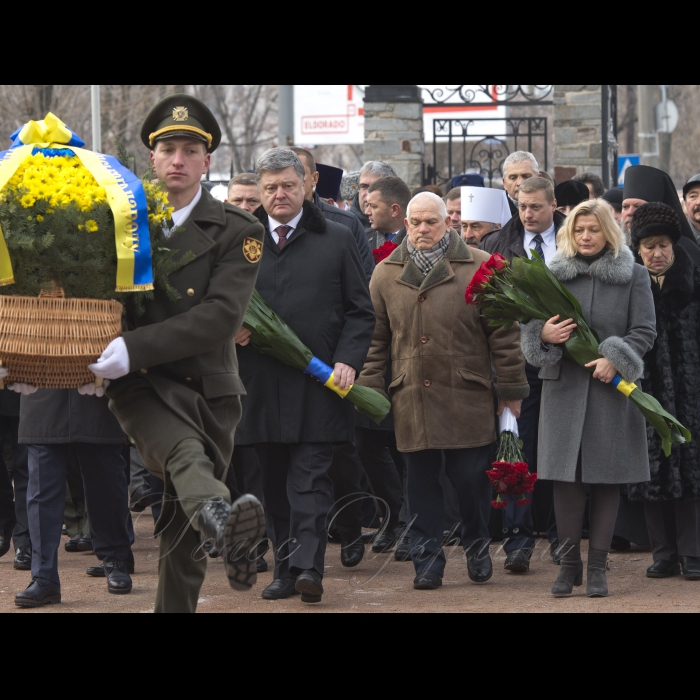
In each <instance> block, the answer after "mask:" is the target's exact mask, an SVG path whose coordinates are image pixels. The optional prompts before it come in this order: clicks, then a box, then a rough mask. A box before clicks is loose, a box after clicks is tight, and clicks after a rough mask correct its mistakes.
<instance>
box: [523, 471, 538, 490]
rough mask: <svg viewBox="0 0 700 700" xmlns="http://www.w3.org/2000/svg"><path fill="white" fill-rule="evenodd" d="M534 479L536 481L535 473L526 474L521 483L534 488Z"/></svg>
mask: <svg viewBox="0 0 700 700" xmlns="http://www.w3.org/2000/svg"><path fill="white" fill-rule="evenodd" d="M536 481H537V473H535V474H526V475H525V478H524V479H523V484H525V485H526V486H532V487H533V488H534V486H535V482H536Z"/></svg>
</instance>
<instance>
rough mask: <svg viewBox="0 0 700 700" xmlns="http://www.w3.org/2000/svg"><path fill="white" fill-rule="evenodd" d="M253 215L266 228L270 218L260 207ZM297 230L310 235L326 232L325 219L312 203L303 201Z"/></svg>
mask: <svg viewBox="0 0 700 700" xmlns="http://www.w3.org/2000/svg"><path fill="white" fill-rule="evenodd" d="M253 215H254V216H255V217H257V219H258V220H259V221H260V223H261V224H262V225H263V226H264V227H265V228H268V223H269V220H270V217H269V216H268V215H267V212H266V211H265V209H263V207H262V205H260V206H259V207H258V208H257V209H256V210H255V212H254V213H253ZM299 229H303V230H304V231H311V232H312V233H325V232H326V217H325V216H323V212H322V211H321V210H320V209H319V208H318V207H317V206H316V205H315V204H313V203H312V202H307V201H306V200H304V204H303V214H302V215H301V220H300V221H299Z"/></svg>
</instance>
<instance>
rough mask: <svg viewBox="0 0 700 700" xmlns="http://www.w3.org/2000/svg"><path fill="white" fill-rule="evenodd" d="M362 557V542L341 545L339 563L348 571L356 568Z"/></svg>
mask: <svg viewBox="0 0 700 700" xmlns="http://www.w3.org/2000/svg"><path fill="white" fill-rule="evenodd" d="M364 556H365V546H364V545H363V544H362V541H358V542H353V543H352V544H344V545H341V548H340V563H341V564H342V565H343V566H345V567H347V568H348V569H349V568H352V567H353V566H357V565H358V564H359V563H360V562H361V561H362V558H363V557H364Z"/></svg>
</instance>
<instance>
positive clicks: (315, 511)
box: [0, 95, 700, 612]
mask: <svg viewBox="0 0 700 700" xmlns="http://www.w3.org/2000/svg"><path fill="white" fill-rule="evenodd" d="M183 110H184V111H183ZM183 115H184V117H183ZM141 136H142V140H143V142H144V145H145V146H146V147H147V148H149V149H150V150H151V161H152V164H153V167H154V170H155V173H156V176H157V178H158V179H159V180H160V182H162V183H163V186H164V187H165V189H166V190H167V192H168V195H169V200H170V203H171V205H172V207H173V208H174V213H173V214H172V222H170V225H169V226H168V227H167V230H165V233H166V236H168V239H169V243H172V246H173V247H174V248H177V249H178V250H179V251H181V252H182V254H186V253H191V260H190V261H189V262H187V264H185V265H184V266H182V268H181V269H179V270H178V271H177V272H175V273H173V275H172V276H171V284H172V285H173V287H175V289H176V290H177V294H175V295H172V294H170V295H169V294H167V293H165V292H164V291H161V290H156V292H155V294H154V297H153V299H152V300H151V301H149V302H148V303H147V304H146V311H145V313H143V314H141V315H138V314H136V313H135V312H134V311H133V310H130V309H128V308H127V315H126V325H125V328H126V330H125V331H124V333H123V335H122V337H120V338H118V339H116V340H115V341H113V342H112V343H111V344H110V345H109V347H108V348H107V349H106V350H105V352H104V353H103V355H102V356H101V357H100V358H99V360H98V361H97V362H96V363H95V364H93V365H91V366H90V367H91V370H92V371H93V372H94V374H95V375H96V376H97V377H101V378H103V379H104V384H100V383H99V382H97V383H96V384H92V385H87V386H85V387H80V388H79V389H75V390H49V389H42V390H38V391H37V390H36V388H35V387H30V386H27V385H9V387H8V388H7V389H6V390H4V391H1V392H0V438H1V439H2V440H5V441H6V442H7V443H8V445H11V448H12V468H11V474H10V472H9V471H8V469H7V468H2V469H0V556H2V555H4V554H6V553H7V552H8V551H9V550H10V548H11V547H12V548H13V551H14V567H15V568H17V569H20V570H28V571H31V577H32V578H31V582H30V584H29V586H28V587H27V589H26V590H24V591H20V592H18V593H17V596H16V599H15V602H16V604H17V605H19V606H21V607H39V606H43V605H46V604H50V603H59V602H60V600H61V587H60V577H59V566H58V558H57V552H58V548H59V546H60V543H61V536H62V532H63V535H64V536H68V537H69V539H68V540H66V542H65V548H66V550H68V551H89V550H94V552H95V555H96V557H97V559H98V560H99V561H98V564H97V565H95V566H91V567H90V568H88V570H87V572H86V574H87V575H89V576H99V577H105V579H106V583H107V591H108V592H109V593H114V594H125V593H129V592H130V591H131V588H132V579H131V575H132V574H133V573H134V571H135V569H136V567H137V564H138V562H135V561H134V557H133V554H132V551H131V547H132V545H133V542H134V531H133V526H132V520H131V516H130V513H129V510H131V511H132V512H141V511H143V510H144V509H146V508H149V507H150V508H151V510H152V512H153V519H154V531H155V534H156V535H157V536H158V539H159V547H160V552H159V562H158V574H159V583H158V591H157V597H156V602H155V609H156V611H157V612H194V611H195V610H196V606H197V599H198V595H199V590H200V588H201V585H202V581H203V579H204V575H205V570H206V562H207V559H208V558H218V557H221V558H222V559H223V561H224V564H225V571H226V574H227V577H228V580H229V583H230V585H231V587H232V588H234V589H237V590H248V589H250V588H251V587H252V586H253V585H255V583H256V578H257V573H259V572H261V571H266V570H267V569H268V567H269V566H270V565H271V566H273V567H274V575H273V581H272V583H271V584H270V585H268V586H267V587H266V588H264V589H263V590H262V591H261V595H262V597H263V598H265V599H270V600H277V599H283V598H289V597H291V596H294V595H297V594H300V596H301V601H302V602H304V603H318V602H320V601H321V600H322V597H323V593H324V590H323V574H324V566H325V565H324V561H325V553H326V546H327V542H328V541H329V540H334V541H337V542H339V543H340V551H341V563H342V565H343V566H345V567H348V568H352V567H355V566H357V565H358V564H360V562H361V561H362V559H363V557H364V556H365V551H366V547H367V546H369V547H371V549H372V551H374V552H377V553H386V554H387V556H393V557H394V559H395V560H397V561H399V562H406V566H407V567H408V566H409V564H408V562H411V563H412V564H413V569H414V572H413V587H414V588H415V589H418V590H435V589H437V588H439V587H440V586H441V585H442V578H443V574H444V569H445V564H446V556H445V553H444V547H446V546H459V547H461V548H463V550H464V553H465V559H466V578H468V579H469V580H471V581H472V582H474V583H477V584H483V583H486V582H487V581H488V580H489V579H490V578H491V576H492V573H493V560H492V554H491V550H490V545H491V543H492V542H493V540H494V539H498V540H500V541H501V546H502V547H503V550H504V551H505V554H506V558H505V563H504V566H505V569H506V570H507V571H509V572H510V573H511V574H513V575H514V576H518V575H520V576H522V575H525V574H527V572H528V571H529V570H530V566H531V564H533V562H534V557H533V553H534V551H535V548H536V546H537V539H538V538H541V541H543V542H545V543H546V546H547V548H548V551H549V553H550V556H549V558H547V559H546V560H545V559H544V558H542V557H539V558H538V561H539V562H541V564H540V565H542V566H552V565H558V566H559V568H558V569H556V568H554V566H553V568H552V572H553V574H552V577H553V578H555V579H556V580H554V582H553V585H552V589H551V590H552V594H553V595H554V596H557V597H562V596H568V595H570V594H571V593H572V591H573V588H574V587H575V586H581V585H582V584H583V580H584V569H585V573H586V576H585V578H586V593H587V595H588V596H590V597H599V596H606V595H608V582H607V559H608V553H609V551H610V549H611V547H616V548H618V549H624V548H629V546H630V542H633V543H635V544H638V545H649V546H650V548H651V553H652V561H651V563H650V566H649V568H648V570H647V576H650V577H655V578H665V577H670V576H674V575H682V576H683V577H684V578H685V579H688V580H700V464H699V462H698V449H697V447H696V444H697V443H696V441H695V440H692V441H690V442H688V443H686V444H682V445H676V446H674V448H673V450H672V451H671V454H670V455H669V456H665V454H664V453H663V451H662V448H661V442H660V438H659V437H658V435H657V434H656V433H655V431H654V430H653V429H651V428H650V427H649V426H647V425H646V424H645V421H644V418H643V416H642V415H641V414H640V413H639V412H638V411H637V410H636V409H635V408H634V407H633V406H631V405H630V402H628V401H627V399H626V397H625V396H624V395H623V394H622V393H620V392H617V391H613V390H612V389H611V387H609V386H606V385H608V384H610V382H611V381H612V380H613V378H614V377H615V376H616V375H620V376H621V377H622V378H623V379H624V380H625V381H626V382H634V383H636V384H637V385H641V386H642V387H643V389H644V391H646V392H647V393H649V394H651V395H652V396H654V397H655V398H656V399H657V400H658V401H659V402H660V403H661V405H662V406H663V408H664V409H666V410H667V411H668V412H670V413H672V414H673V415H674V416H676V417H677V418H678V419H679V420H680V421H681V422H682V423H683V424H684V425H685V426H686V427H687V428H688V429H689V430H690V432H691V433H692V434H693V435H696V434H700V410H699V408H700V402H699V398H700V370H699V369H698V357H700V329H699V328H698V326H699V324H700V270H699V268H700V247H699V246H700V175H695V176H693V177H691V178H690V179H689V180H688V182H687V183H686V185H685V186H684V188H683V190H682V192H681V193H680V198H679V194H678V193H677V191H676V189H675V187H674V185H673V182H672V181H671V179H670V177H669V176H668V175H667V174H666V173H664V172H662V171H660V170H658V169H655V168H651V167H648V166H634V167H631V168H629V169H628V170H627V171H626V177H625V184H624V187H615V188H612V189H609V190H607V191H606V188H605V187H604V185H603V182H602V180H601V179H600V178H599V177H598V176H597V175H595V174H592V173H583V174H581V175H579V176H577V177H575V178H574V179H573V180H570V181H567V182H563V183H559V184H555V183H554V182H553V180H552V178H551V176H550V175H548V173H546V172H542V171H540V169H539V165H538V163H537V160H536V158H535V156H534V155H533V154H532V153H528V152H524V151H517V152H515V153H512V154H510V155H509V156H508V157H507V158H506V159H505V160H504V162H503V164H502V166H501V169H502V174H503V189H502V190H501V189H498V188H489V187H484V182H483V178H481V177H480V176H478V175H474V174H470V175H469V176H468V177H469V179H468V180H466V178H467V175H466V174H465V175H463V176H457V177H456V178H454V179H453V180H452V182H451V183H450V184H452V185H454V186H453V187H450V188H449V190H448V191H447V192H445V193H444V192H443V191H442V190H441V189H440V188H439V187H437V186H434V185H431V186H426V187H420V188H417V189H416V190H414V191H411V190H410V188H409V187H408V185H407V184H406V183H405V182H404V181H403V180H402V179H401V178H399V177H398V176H397V175H396V173H395V172H394V170H393V168H392V167H391V166H390V165H388V164H387V163H383V162H379V161H370V162H367V163H365V164H364V166H363V167H362V169H361V170H360V171H359V172H354V173H343V172H342V171H341V170H339V169H337V168H332V167H329V166H326V165H323V164H320V163H317V162H316V161H315V159H314V156H313V155H312V153H311V152H310V151H309V150H306V149H303V148H297V147H290V148H273V149H270V150H268V151H266V152H265V153H263V154H262V156H261V157H260V158H259V159H258V160H257V162H256V166H255V171H254V172H251V173H241V174H239V175H236V176H235V177H234V178H232V180H231V181H230V183H229V185H228V193H227V198H226V199H227V203H222V202H220V201H217V199H215V198H214V197H212V195H211V194H210V193H209V189H208V188H207V187H205V186H203V185H202V182H201V179H202V176H203V175H204V174H205V173H206V172H207V170H208V167H209V161H210V154H211V152H213V151H214V150H215V149H216V147H217V146H218V143H219V141H220V138H221V132H220V129H219V126H218V124H217V123H216V119H215V117H214V116H213V114H212V113H211V112H210V110H209V109H208V108H207V107H206V105H204V104H203V103H201V102H199V101H198V100H196V99H195V98H193V97H191V96H187V95H173V96H170V97H168V98H166V99H164V100H163V101H162V102H161V103H159V105H157V106H156V107H155V108H154V109H153V111H152V112H151V114H150V115H149V116H148V117H147V119H146V121H145V122H144V125H143V129H142V134H141ZM465 181H468V182H469V184H467V185H463V183H464V182H465ZM493 253H499V254H500V255H502V256H503V257H505V258H506V259H508V260H513V259H514V258H515V257H517V256H521V257H528V258H532V257H534V256H535V255H537V256H538V257H539V258H541V259H542V260H543V261H544V263H545V264H546V265H547V266H548V267H549V269H550V270H551V272H552V273H553V274H554V275H555V276H556V278H557V279H558V280H559V281H560V282H561V283H562V284H563V285H564V286H565V287H566V288H567V289H568V290H569V291H570V292H571V294H573V295H574V296H575V297H576V299H577V300H578V302H579V304H580V305H581V309H582V313H583V316H584V318H585V319H586V321H587V323H588V325H589V326H590V327H592V328H593V329H594V330H595V331H596V332H597V334H598V337H599V339H600V345H599V349H598V350H599V354H600V357H599V358H598V359H596V360H594V361H592V362H590V363H589V364H588V365H587V366H586V368H582V367H580V366H578V365H577V364H575V363H574V362H572V361H570V360H569V359H568V358H567V356H566V355H565V353H564V352H563V350H562V347H563V343H565V342H567V341H568V340H569V338H570V337H571V336H572V334H575V333H576V327H575V324H574V323H573V321H572V320H571V319H565V318H559V317H556V316H555V317H553V318H551V319H549V320H548V321H531V322H529V323H527V324H525V325H523V326H522V327H518V326H517V325H515V326H510V327H507V326H494V325H493V324H489V323H488V319H486V318H484V317H483V316H482V315H481V314H480V311H479V309H478V308H477V307H476V306H473V305H468V304H466V303H465V299H464V294H465V289H466V287H467V286H468V284H469V282H470V281H471V280H472V278H473V277H474V274H475V273H476V271H477V269H478V268H479V266H480V265H481V264H482V263H483V262H485V261H487V260H488V259H489V258H490V256H491V255H492V254H493ZM253 289H256V290H257V292H258V293H259V294H260V295H261V296H262V298H263V299H264V300H265V301H266V302H267V304H268V305H269V306H270V307H271V308H272V309H273V310H274V311H275V312H276V313H277V314H278V315H279V316H280V317H281V318H282V319H283V320H284V321H285V322H286V323H287V324H288V325H289V326H290V327H291V328H292V329H293V331H294V332H295V333H296V334H297V336H298V337H299V339H300V340H301V342H302V343H303V344H304V345H306V346H307V347H308V348H309V349H310V350H311V351H312V353H313V355H314V356H315V358H318V359H319V360H320V361H322V362H323V363H325V364H327V365H328V366H329V367H330V368H332V370H333V374H332V376H331V379H329V380H328V382H331V383H332V384H333V386H332V388H333V389H334V390H333V391H329V387H328V382H327V383H326V386H324V385H323V384H322V383H320V382H319V381H317V380H316V379H314V378H313V377H312V376H311V375H310V374H307V373H304V372H300V371H299V370H297V369H295V368H293V367H291V366H289V365H287V364H284V363H282V362H280V361H279V360H278V359H275V358H273V357H269V356H267V355H264V354H261V353H259V352H256V351H255V350H254V349H253V347H252V345H251V331H250V330H248V329H246V328H245V327H244V326H243V318H244V315H245V311H246V308H247V306H248V303H249V300H250V297H251V294H252V293H253ZM0 373H2V372H1V371H0ZM5 373H6V371H5ZM354 384H357V385H359V386H364V387H368V388H371V389H374V390H375V391H377V392H379V393H380V394H382V395H384V396H385V397H386V398H388V399H390V401H391V407H392V408H391V411H390V413H389V415H387V417H386V418H385V419H384V420H382V422H381V423H380V424H379V425H376V424H375V423H374V422H372V421H371V420H370V419H369V418H368V417H367V416H365V415H364V414H362V413H360V412H358V411H357V410H355V408H354V407H353V405H352V404H351V403H350V402H348V401H344V400H342V398H341V396H342V395H343V393H344V392H347V390H349V388H350V387H351V386H352V385H354ZM13 390H14V391H13ZM338 394H340V396H339V395H338ZM506 410H508V411H510V413H512V414H513V416H515V418H516V419H517V426H518V433H519V436H520V438H521V439H522V443H523V453H524V455H525V458H526V460H527V462H528V464H529V465H530V469H531V471H533V472H535V471H536V472H537V473H538V476H539V479H538V483H537V485H536V488H535V492H534V494H533V498H532V501H531V502H528V503H525V504H516V503H515V499H512V500H511V502H510V503H509V504H508V505H507V506H506V507H505V508H504V509H502V510H499V511H495V510H493V509H492V508H491V500H492V498H493V494H492V487H491V485H490V483H489V480H488V478H487V475H486V472H487V470H488V469H489V465H490V463H491V461H492V460H493V459H494V457H495V445H496V441H497V438H498V426H499V416H501V415H503V414H504V412H505V411H506ZM127 436H128V437H127ZM370 531H371V532H372V534H371V536H370V537H369V541H368V542H367V540H368V537H367V534H366V533H368V532H370ZM584 536H586V537H588V539H589V546H588V549H587V563H586V566H585V567H584V562H583V559H582V554H581V541H582V538H583V537H584ZM268 560H269V561H268ZM555 573H556V574H557V575H556V577H555V576H554V574H555Z"/></svg>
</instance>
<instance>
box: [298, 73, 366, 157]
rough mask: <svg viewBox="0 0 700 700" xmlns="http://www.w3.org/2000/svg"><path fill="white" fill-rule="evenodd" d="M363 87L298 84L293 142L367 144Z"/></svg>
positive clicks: (308, 143)
mask: <svg viewBox="0 0 700 700" xmlns="http://www.w3.org/2000/svg"><path fill="white" fill-rule="evenodd" d="M364 87H365V86H364V85H295V86H294V143H296V144H303V145H309V146H311V145H314V146H320V145H325V144H333V143H364V141H365V118H364V98H365V91H364Z"/></svg>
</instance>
